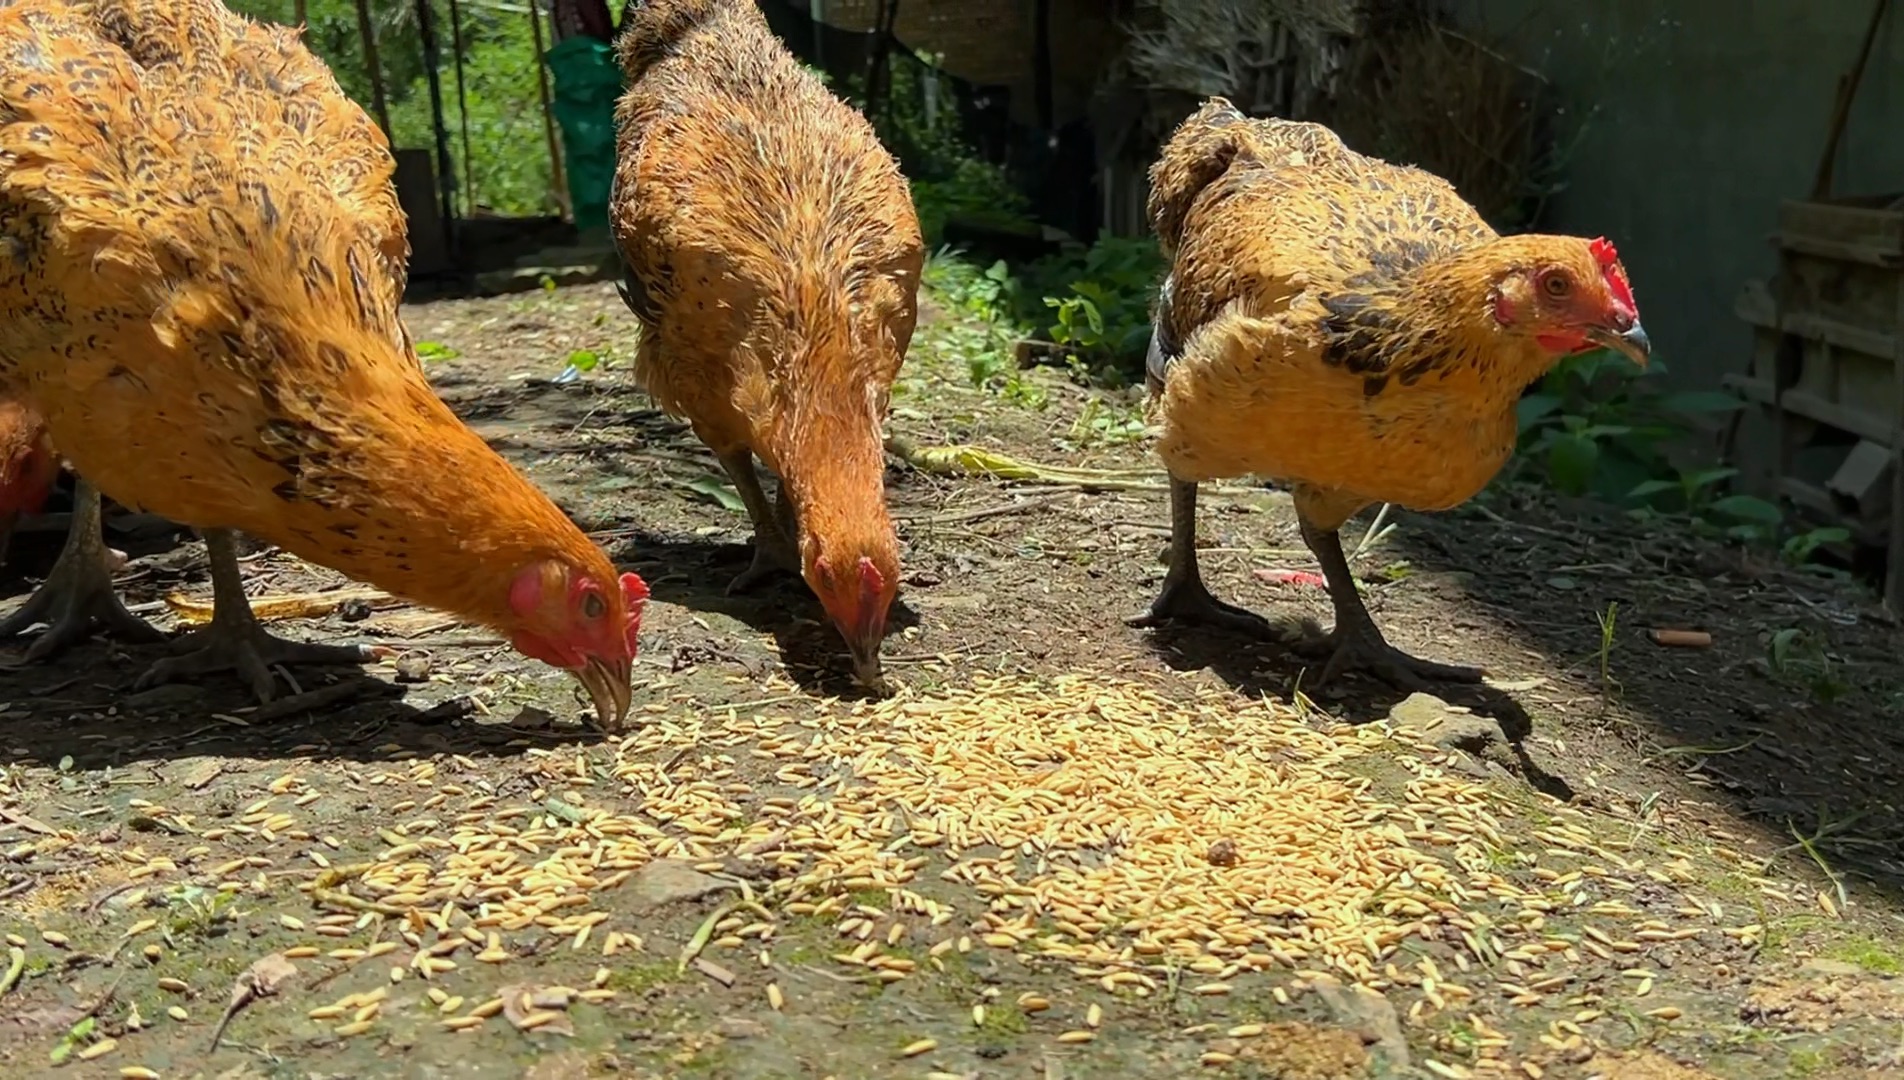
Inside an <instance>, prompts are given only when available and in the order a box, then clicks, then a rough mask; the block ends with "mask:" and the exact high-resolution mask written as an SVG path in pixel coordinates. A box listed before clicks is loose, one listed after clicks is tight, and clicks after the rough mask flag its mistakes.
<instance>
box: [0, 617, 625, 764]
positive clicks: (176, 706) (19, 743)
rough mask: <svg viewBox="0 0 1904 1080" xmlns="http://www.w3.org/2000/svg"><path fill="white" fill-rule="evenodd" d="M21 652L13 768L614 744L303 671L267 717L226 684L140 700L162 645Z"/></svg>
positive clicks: (591, 730) (380, 683)
mask: <svg viewBox="0 0 1904 1080" xmlns="http://www.w3.org/2000/svg"><path fill="white" fill-rule="evenodd" d="M326 640H335V641H340V642H341V641H348V640H351V637H350V635H329V636H327V638H326ZM363 640H365V641H368V640H370V639H368V638H365V639H363ZM23 651H24V650H23V648H22V647H21V646H12V647H9V648H6V649H4V650H0V701H6V702H9V703H10V704H11V708H9V709H8V710H7V711H6V712H5V713H4V714H3V715H0V763H4V764H7V765H22V764H38V765H44V766H47V767H50V768H59V769H62V770H66V769H71V770H75V771H76V772H77V773H86V772H90V771H93V770H100V769H107V768H125V767H127V766H131V765H135V764H145V765H148V766H153V767H157V766H159V765H162V764H164V763H166V762H172V761H183V760H187V759H206V758H225V759H240V760H244V759H248V760H255V761H291V760H297V759H332V760H343V761H353V762H359V763H364V764H371V763H385V764H387V763H394V762H398V761H405V760H411V759H415V758H428V757H432V756H437V755H444V754H458V755H462V756H464V757H468V758H511V757H518V756H521V755H523V754H524V753H526V752H527V751H528V749H529V748H530V747H543V748H553V747H558V746H563V745H569V744H583V745H588V744H594V743H597V742H600V741H602V740H603V739H604V738H606V736H604V735H603V734H602V733H601V732H599V731H598V730H597V729H596V728H595V727H594V726H593V725H591V724H589V723H588V722H587V720H586V719H585V718H583V716H582V713H583V712H584V711H585V707H578V709H577V710H576V713H575V714H574V719H568V720H558V719H556V718H555V717H552V716H550V715H549V714H548V713H546V712H543V711H542V710H539V709H534V708H525V709H524V710H522V712H520V713H518V714H516V715H514V716H510V715H507V714H504V713H503V712H501V711H500V710H499V711H497V712H496V713H495V714H494V715H493V716H483V715H481V714H480V712H479V707H478V706H477V705H476V704H475V702H474V701H473V700H472V699H471V698H469V697H468V696H466V695H460V694H459V695H456V696H453V697H450V698H447V699H444V700H441V701H437V702H435V703H433V704H425V703H423V702H420V701H413V700H411V695H412V691H413V689H415V688H413V687H411V686H409V685H406V684H403V683H398V682H391V681H389V680H388V679H386V678H379V677H377V676H376V675H375V674H372V673H371V672H369V671H365V670H361V669H357V668H351V667H315V666H299V667H297V668H295V669H293V670H292V676H293V678H295V679H296V680H297V683H296V686H295V688H286V687H285V686H283V684H282V683H280V686H279V694H280V697H279V698H278V699H277V700H276V701H274V702H273V703H272V704H270V705H264V706H259V705H258V704H257V703H256V702H255V701H254V700H253V699H252V697H251V695H250V693H249V692H248V691H247V690H246V689H245V688H244V687H242V686H241V685H240V684H239V682H238V680H237V679H236V678H235V677H233V676H231V675H229V674H222V675H210V676H205V677H201V678H199V679H196V680H193V681H191V682H180V683H170V684H165V685H161V686H157V687H153V688H150V689H147V690H143V691H134V690H133V689H132V687H133V683H134V681H135V680H136V679H137V678H138V675H139V673H140V672H142V671H144V670H145V668H146V666H147V665H149V664H150V663H152V662H153V661H155V660H158V659H160V658H162V657H164V656H166V655H167V652H166V647H165V645H164V644H163V643H161V644H157V645H149V646H128V645H124V644H121V643H118V642H112V641H106V640H100V639H94V640H90V641H87V642H84V643H81V644H79V645H76V646H74V647H72V648H70V649H68V650H66V651H65V652H62V653H60V654H58V655H57V656H54V657H51V658H49V659H46V660H44V661H40V662H37V663H31V664H27V663H22V662H21V661H20V654H21V653H22V652H23Z"/></svg>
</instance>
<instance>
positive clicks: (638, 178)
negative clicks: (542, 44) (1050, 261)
mask: <svg viewBox="0 0 1904 1080" xmlns="http://www.w3.org/2000/svg"><path fill="white" fill-rule="evenodd" d="M619 48H620V57H621V61H622V65H623V68H624V71H625V72H626V74H627V75H628V77H629V81H630V89H629V90H628V92H627V93H626V94H625V95H624V97H623V98H622V100H621V102H620V104H619V107H618V110H617V122H618V126H619V128H620V131H621V140H622V145H621V155H620V162H619V165H618V168H617V172H616V179H615V195H614V201H613V209H612V215H613V218H614V223H615V230H616V236H617V241H618V245H619V247H620V250H621V254H622V258H623V260H624V262H625V263H626V264H627V266H628V269H629V277H630V281H629V283H628V285H627V287H626V291H627V292H628V293H629V295H630V296H631V302H630V306H631V308H632V309H633V310H635V312H636V314H637V315H638V316H639V317H640V318H641V320H642V322H643V323H644V325H643V334H642V339H641V343H640V348H639V354H638V357H637V360H636V370H637V376H638V378H639V379H640V380H641V381H642V383H643V385H644V386H645V387H646V388H647V389H648V391H649V393H650V394H652V395H653V396H654V398H655V399H656V401H657V402H659V403H660V404H661V405H662V406H663V407H664V408H666V409H667V410H668V411H670V412H672V413H674V414H675V415H679V416H684V417H686V418H687V419H689V421H690V422H691V423H692V424H693V425H694V427H695V431H696V433H697V434H698V435H699V436H700V437H701V438H702V439H703V441H705V442H707V443H708V445H709V446H710V447H712V448H713V449H714V450H716V451H717V452H728V451H732V450H735V449H737V448H740V447H746V448H749V449H752V450H753V451H754V452H755V453H757V454H759V455H760V456H761V457H762V458H763V459H764V460H765V461H766V463H767V464H768V466H769V467H770V468H773V469H775V471H777V472H782V474H783V475H784V474H785V469H786V466H787V464H788V458H789V457H790V456H791V455H792V454H793V453H794V452H796V448H797V447H798V446H800V445H802V444H803V443H806V442H810V441H811V439H812V437H813V436H814V435H815V434H816V433H817V429H821V428H827V427H828V426H829V425H837V426H838V427H839V428H840V429H841V430H852V429H855V428H863V429H865V430H873V431H876V430H877V425H878V422H879V419H880V418H881V417H883V416H884V413H885V411H886V407H887V400H888V397H887V395H888V391H889V388H890V386H891V384H892V381H893V379H894V377H895V376H896V375H897V374H898V370H899V366H900V363H901V361H902V358H903V356H904V354H905V350H906V348H907V346H908V344H909V343H910V340H911V336H912V331H913V326H914V322H915V319H916V307H915V303H916V293H917V287H918V279H919V271H920V269H921V267H922V264H923V261H924V246H923V242H922V240H921V238H920V235H919V227H918V221H917V218H916V216H915V215H914V214H913V212H912V206H911V201H910V195H909V193H908V190H907V186H906V182H905V179H904V177H903V176H901V175H900V173H899V170H898V167H897V164H896V163H895V162H894V161H893V160H892V157H891V155H890V154H888V153H886V151H885V150H884V148H883V147H881V146H880V144H879V142H878V139H877V137H876V136H875V135H874V134H873V131H872V128H871V126H870V125H868V124H867V123H866V121H865V119H864V118H863V117H861V116H860V115H859V113H857V112H856V111H854V110H853V109H851V108H849V107H848V106H846V105H845V104H843V103H841V102H840V101H838V100H837V99H835V98H834V97H833V96H832V94H830V93H829V92H828V91H827V90H826V88H825V87H824V86H822V85H821V84H820V82H819V80H818V79H816V78H815V77H814V76H813V75H812V74H811V73H810V72H808V71H807V70H806V69H805V68H803V67H802V66H801V65H800V64H798V63H797V62H796V61H794V59H793V58H792V57H791V56H790V55H788V54H787V53H786V51H785V49H784V48H782V47H781V46H780V45H779V43H778V41H777V40H776V39H774V38H773V36H772V32H771V31H770V30H769V29H768V28H767V26H766V22H765V20H764V19H763V18H762V17H761V15H760V13H759V11H758V9H757V8H756V7H755V6H754V5H753V4H751V3H733V2H731V0H649V2H647V3H644V4H642V5H641V6H640V7H638V8H636V9H635V10H634V12H633V13H632V17H631V19H630V22H629V26H628V28H627V30H626V31H625V32H624V34H623V36H622V39H621V42H620V46H619Z"/></svg>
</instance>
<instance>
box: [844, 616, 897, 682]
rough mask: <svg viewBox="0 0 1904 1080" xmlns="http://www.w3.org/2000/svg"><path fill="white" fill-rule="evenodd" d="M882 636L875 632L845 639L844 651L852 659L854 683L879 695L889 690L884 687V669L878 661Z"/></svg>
mask: <svg viewBox="0 0 1904 1080" xmlns="http://www.w3.org/2000/svg"><path fill="white" fill-rule="evenodd" d="M883 636H884V635H882V634H880V633H879V632H878V631H877V630H875V631H873V632H872V633H869V634H861V635H857V636H851V637H848V638H847V639H846V651H847V652H848V653H849V654H851V656H852V657H853V679H854V681H856V682H858V683H859V684H860V685H861V686H863V687H865V688H866V689H868V690H871V691H873V692H874V693H880V694H883V693H885V692H886V691H887V690H889V689H890V687H888V686H887V685H886V676H885V669H884V667H883V665H881V664H880V661H879V646H880V640H881V638H882V637H883Z"/></svg>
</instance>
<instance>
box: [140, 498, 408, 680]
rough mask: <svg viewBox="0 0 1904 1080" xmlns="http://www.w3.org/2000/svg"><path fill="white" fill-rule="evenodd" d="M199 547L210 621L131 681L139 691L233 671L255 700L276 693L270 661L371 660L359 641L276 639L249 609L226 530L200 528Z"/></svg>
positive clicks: (234, 543)
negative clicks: (208, 573)
mask: <svg viewBox="0 0 1904 1080" xmlns="http://www.w3.org/2000/svg"><path fill="white" fill-rule="evenodd" d="M205 551H206V553H207V555H209V556H210V559H211V569H212V621H211V624H210V625H209V626H207V627H205V628H204V629H203V630H195V631H193V632H192V633H190V634H187V635H185V636H184V637H183V638H180V639H179V640H178V641H177V642H176V643H175V644H174V646H173V647H174V648H175V649H177V650H179V651H180V652H181V653H182V655H179V656H174V657H170V658H168V659H165V660H160V661H159V662H158V663H156V664H153V665H152V666H151V667H149V668H147V669H146V670H145V672H144V674H142V675H140V676H139V679H138V681H137V682H136V683H134V684H133V689H134V690H145V689H149V688H151V687H154V686H158V685H159V684H161V683H167V682H172V681H175V680H177V679H180V678H184V677H189V676H193V675H208V674H211V673H213V672H218V671H235V672H237V674H238V677H239V678H240V679H243V680H244V682H245V685H246V686H247V687H249V688H250V690H251V692H252V694H253V696H255V697H256V698H257V699H258V701H259V703H260V704H264V703H268V702H270V701H271V700H272V699H274V698H275V697H276V696H277V679H276V677H275V676H274V675H273V674H272V672H271V668H272V665H274V664H284V665H287V666H288V665H291V664H310V665H344V664H352V665H355V664H365V663H369V662H370V661H373V660H375V659H377V653H376V651H375V650H373V649H370V648H368V647H366V646H363V645H315V644H311V643H309V642H303V641H291V640H289V639H286V638H281V637H277V636H275V635H273V634H271V633H269V632H267V631H266V630H265V628H264V625H263V624H262V623H260V622H259V621H258V618H257V616H256V615H253V614H252V613H251V601H250V599H249V598H247V597H246V596H245V585H244V579H243V577H242V576H241V575H240V573H239V571H238V545H237V539H236V537H234V536H233V535H232V533H231V531H230V530H229V529H206V530H205Z"/></svg>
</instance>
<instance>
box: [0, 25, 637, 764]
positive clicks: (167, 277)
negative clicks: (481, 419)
mask: <svg viewBox="0 0 1904 1080" xmlns="http://www.w3.org/2000/svg"><path fill="white" fill-rule="evenodd" d="M393 168H394V166H393V161H392V158H391V156H390V151H389V145H388V143H387V141H386V140H385V139H384V137H383V134H382V133H381V132H380V131H378V130H377V129H376V128H375V127H373V126H372V125H371V123H370V122H369V119H368V118H367V117H366V116H365V115H364V112H363V110H362V109H360V108H358V107H357V106H356V105H354V104H352V103H351V102H350V101H349V100H348V99H347V98H345V97H344V95H343V94H342V92H341V91H340V90H339V89H338V87H337V84H336V82H335V80H334V79H332V77H331V74H330V72H329V70H328V69H326V68H325V67H324V65H323V64H322V63H320V62H319V61H318V60H317V59H316V58H315V57H313V56H312V55H311V54H310V53H309V52H308V51H307V50H306V49H305V48H304V47H303V46H302V45H301V44H299V43H298V39H297V35H296V33H295V32H293V31H289V30H284V29H279V28H271V27H264V26H259V25H256V24H253V23H251V22H249V21H247V20H245V19H242V18H240V17H238V16H236V15H233V14H232V13H231V12H229V11H227V10H226V9H225V8H224V7H222V6H221V5H220V4H218V3H216V2H215V0H15V2H12V3H10V4H6V5H5V6H0V386H7V387H13V388H17V389H18V390H19V391H20V392H22V393H23V394H24V395H25V397H26V398H27V400H28V401H29V402H31V403H32V404H33V405H34V406H35V407H36V408H37V409H38V410H39V412H40V413H41V414H42V415H44V416H45V418H46V422H47V425H48V427H49V429H50V431H51V434H52V438H53V441H54V442H55V443H56V444H57V445H58V446H59V447H60V449H61V450H62V451H63V452H64V453H65V454H66V456H67V457H68V458H69V459H70V460H71V461H72V463H73V465H74V467H75V468H76V470H77V471H78V472H79V473H80V474H81V475H82V476H84V477H86V478H87V479H89V480H90V481H92V482H93V483H96V484H97V485H99V487H100V488H102V489H103V490H105V491H106V492H107V493H108V494H110V495H112V496H113V497H114V498H115V499H116V500H118V501H119V502H121V503H125V504H126V505H128V506H138V507H145V508H149V509H151V510H153V511H156V512H158V513H161V514H163V515H165V516H166V517H169V518H172V519H174V520H177V521H180V522H184V523H186V524H190V525H194V526H196V527H198V528H200V529H201V530H204V531H205V534H206V541H207V545H208V547H209V549H210V552H211V555H212V566H213V582H214V589H215V595H214V601H215V614H214V617H213V619H212V622H211V625H210V626H209V627H208V628H207V629H205V630H203V631H200V632H198V633H197V634H195V635H193V636H192V637H191V638H188V639H187V640H189V641H191V642H192V643H193V644H194V645H196V646H198V651H197V652H195V653H193V654H190V655H187V656H184V657H179V658H177V659H174V660H171V661H166V662H164V663H162V664H161V665H159V666H157V667H155V668H154V669H153V671H152V672H149V673H148V677H147V681H150V680H151V679H154V678H165V677H170V676H172V675H177V674H183V673H188V672H199V671H210V670H215V669H219V668H226V667H234V668H236V669H237V670H238V671H239V672H240V674H242V675H244V676H246V678H247V680H248V682H249V683H250V684H251V686H252V688H253V690H254V691H255V692H257V693H258V695H259V696H260V697H263V698H269V697H270V696H271V694H272V685H271V674H270V671H269V665H270V664H272V663H275V662H286V661H289V662H297V661H316V662H336V661H339V660H359V659H361V658H362V656H363V653H362V651H361V650H356V649H347V648H342V647H338V646H323V645H305V644H301V643H296V642H288V641H284V640H281V639H278V638H275V637H272V636H270V635H269V634H267V633H266V632H265V631H264V630H263V628H262V627H261V626H260V625H259V624H258V623H257V622H256V620H255V619H254V618H253V616H252V615H251V612H250V607H249V604H248V603H247V601H246V599H245V596H244V592H243V588H242V584H241V582H240V581H239V579H238V574H237V562H236V558H235V553H234V551H233V547H232V540H233V538H232V535H231V532H230V530H232V529H242V530H244V531H246V532H249V533H251V534H253V535H255V536H258V537H260V538H261V539H264V540H267V541H269V542H271V543H274V544H277V545H279V546H281V547H283V548H285V549H287V550H289V551H291V552H293V553H295V554H297V555H300V556H302V557H304V558H306V559H309V560H311V561H313V562H316V563H320V564H322V565H324V566H328V567H331V568H332V569H335V570H338V571H340V572H342V573H344V574H347V575H349V576H351V577H354V578H358V579H361V580H364V581H368V582H371V583H373V584H376V585H379V586H381V587H383V588H385V589H387V590H389V591H390V592H392V593H395V594H397V595H400V596H404V597H407V598H409V599H411V600H414V601H416V602H418V603H421V604H426V605H429V606H432V607H436V608H440V609H443V610H446V611H449V612H452V613H455V614H457V615H460V616H462V617H464V618H466V619H469V620H471V621H473V622H478V623H482V624H484V625H487V626H491V627H494V628H496V629H498V630H501V631H502V632H503V633H505V634H507V635H508V637H509V639H510V641H511V642H512V643H513V644H514V645H515V646H516V647H517V648H518V649H520V650H521V651H522V652H524V653H526V654H528V655H530V656H532V657H534V658H536V659H539V660H542V661H545V662H547V663H549V664H552V665H555V666H557V667H560V668H563V669H565V670H568V671H570V672H572V673H574V674H575V675H576V676H577V677H578V678H579V679H580V680H581V682H582V684H583V685H584V686H585V688H586V689H587V691H588V693H589V695H590V698H591V700H592V701H593V703H594V705H595V708H596V712H597V715H598V717H599V719H600V721H601V722H602V723H603V724H604V725H605V726H609V727H611V728H612V727H614V726H618V725H619V724H620V722H621V721H622V719H623V718H624V717H625V715H626V713H627V709H628V703H629V696H630V688H629V679H630V671H631V665H632V661H633V656H634V649H635V635H636V630H637V628H638V626H639V621H640V613H641V605H642V601H643V599H644V598H645V596H646V589H645V587H644V586H643V585H642V583H641V581H640V579H639V578H637V577H635V576H634V575H632V574H629V575H623V576H621V577H620V578H619V579H617V577H616V574H615V570H614V567H613V566H612V565H611V564H610V563H609V561H608V559H607V557H606V556H605V555H604V554H603V553H602V551H601V549H600V548H598V547H597V546H596V545H595V544H593V543H592V542H590V541H589V540H588V538H587V537H586V536H584V535H583V534H582V533H581V532H580V531H579V530H578V529H577V528H576V527H575V525H574V524H573V523H572V522H570V521H569V520H568V519H567V518H566V517H565V516H563V514H562V513H561V511H559V510H558V509H557V508H556V507H555V505H554V504H553V503H551V502H550V501H549V500H548V498H547V497H546V496H544V495H543V494H542V493H541V492H540V491H538V490H537V489H536V488H535V487H534V486H533V485H532V484H530V483H529V482H528V481H527V480H526V479H524V478H523V477H522V476H521V475H520V474H519V473H517V472H516V471H515V470H514V469H513V468H511V467H510V466H509V464H508V463H507V462H505V461H504V460H503V459H502V458H501V457H500V456H498V455H497V454H496V453H495V452H494V451H493V450H491V449H490V448H489V447H488V445H487V444H485V443H484V442H483V440H482V439H481V438H480V437H479V436H477V435H476V433H475V432H473V431H471V430H470V429H469V428H467V427H466V426H464V425H463V424H462V423H461V422H460V421H459V420H458V419H457V418H456V417H455V415H454V414H452V413H451V412H450V410H449V408H448V407H447V406H446V405H444V404H443V402H442V401H441V400H440V399H439V398H438V397H437V396H436V394H435V393H434V391H433V390H432V389H431V387H430V385H429V383H428V381H427V380H426V378H425V377H424V375H423V373H422V371H421V368H420V365H419V364H418V363H417V361H416V357H415V354H414V350H413V349H412V347H411V344H410V341H409V338H408V335H407V334H406V333H405V331H404V329H403V326H402V324H401V323H400V322H399V320H398V317H397V305H398V300H399V298H400V296H401V294H402V291H403V284H404V261H405V259H406V258H407V256H408V240H407V239H406V237H405V234H404V221H403V217H402V213H401V211H400V210H399V209H398V206H397V201H396V196H395V191H394V189H393V187H392V185H391V176H392V172H393ZM95 506H96V502H95ZM79 518H80V515H78V514H76V515H75V528H74V530H73V534H72V537H71V538H70V540H69V550H68V552H67V554H68V555H69V556H70V555H74V554H75V552H80V553H82V554H84V553H85V549H86V548H87V546H88V545H92V546H93V547H94V548H95V549H96V548H97V546H98V534H97V528H96V525H95V527H93V528H91V529H82V528H80V527H78V526H79V525H80V520H79ZM98 555H99V553H98V552H97V551H96V550H95V551H93V552H91V554H90V557H86V558H74V559H65V558H63V559H62V566H61V567H60V568H56V572H55V574H54V575H53V577H52V578H50V579H49V580H48V582H47V583H46V585H45V586H44V587H43V590H42V595H43V596H48V595H50V596H52V597H53V598H54V602H53V603H52V604H51V606H52V607H54V608H55V609H56V610H58V611H61V612H63V613H66V614H72V613H75V612H77V613H79V615H78V617H81V618H83V617H84V615H85V613H86V612H88V611H91V610H96V609H97V608H98V607H99V606H100V605H101V604H102V603H103V601H102V599H101V598H104V599H105V600H110V599H111V590H112V585H111V581H110V579H109V578H108V577H107V576H106V572H105V569H104V565H105V564H104V561H103V559H102V558H100V557H98ZM63 621H65V620H64V616H62V618H61V619H59V620H56V625H55V629H58V628H59V625H60V623H61V622H63Z"/></svg>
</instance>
